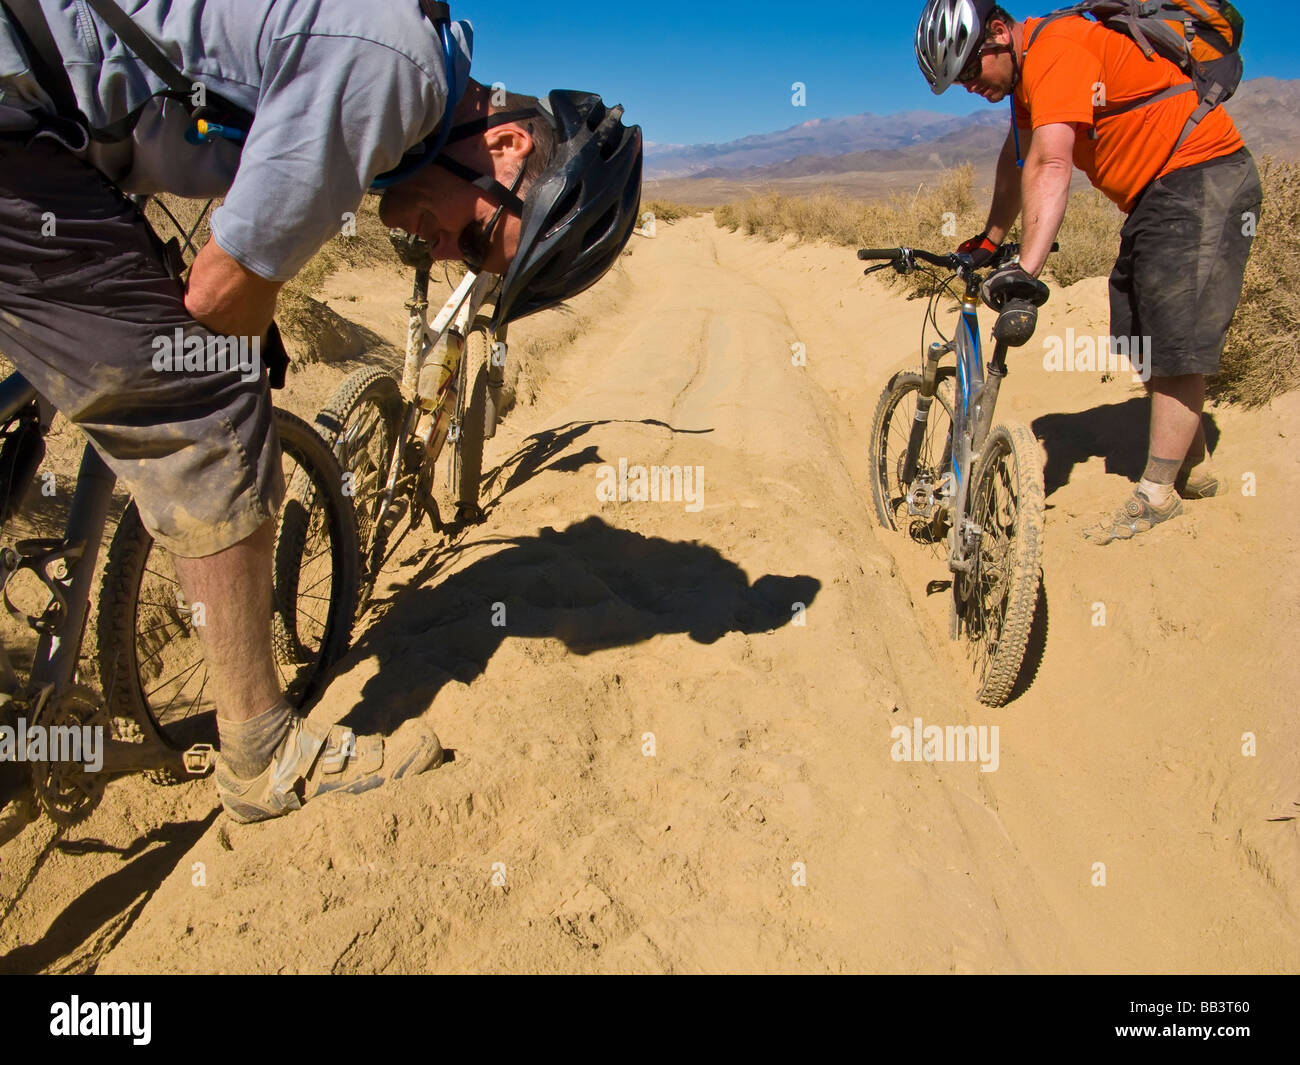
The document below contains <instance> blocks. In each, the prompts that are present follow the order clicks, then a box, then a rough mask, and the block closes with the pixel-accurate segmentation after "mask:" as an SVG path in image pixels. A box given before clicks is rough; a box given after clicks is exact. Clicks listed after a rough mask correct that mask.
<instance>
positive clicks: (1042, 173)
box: [1020, 122, 1076, 277]
mask: <svg viewBox="0 0 1300 1065" xmlns="http://www.w3.org/2000/svg"><path fill="white" fill-rule="evenodd" d="M1075 136H1076V132H1075V127H1074V126H1073V125H1072V124H1071V123H1069V122H1054V123H1051V124H1050V125H1046V126H1040V127H1038V129H1036V130H1034V139H1033V142H1032V144H1031V145H1030V147H1029V154H1028V156H1026V158H1025V173H1024V178H1023V181H1022V189H1023V193H1022V195H1023V197H1024V219H1023V221H1024V231H1025V232H1024V237H1023V238H1022V240H1021V244H1020V265H1021V267H1022V268H1023V269H1024V270H1026V271H1028V272H1029V273H1031V274H1033V275H1034V276H1035V277H1037V276H1038V275H1039V274H1040V273H1042V271H1043V267H1044V266H1045V265H1047V257H1048V255H1050V254H1051V251H1052V242H1053V241H1054V240H1056V234H1057V233H1059V232H1060V229H1061V222H1062V221H1063V220H1064V218H1065V207H1066V204H1067V203H1068V202H1069V199H1070V178H1071V177H1072V176H1073V174H1074V140H1075Z"/></svg>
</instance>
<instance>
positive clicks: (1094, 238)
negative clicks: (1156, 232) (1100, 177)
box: [1047, 189, 1124, 285]
mask: <svg viewBox="0 0 1300 1065" xmlns="http://www.w3.org/2000/svg"><path fill="white" fill-rule="evenodd" d="M1123 227H1124V215H1123V214H1122V213H1121V212H1120V210H1119V208H1118V207H1116V206H1115V205H1114V204H1113V203H1111V201H1110V200H1108V199H1106V197H1105V196H1103V195H1102V194H1101V193H1100V192H1098V191H1097V190H1096V189H1085V190H1083V191H1081V192H1076V193H1075V194H1074V195H1072V196H1071V197H1070V203H1069V206H1068V207H1066V209H1065V221H1064V222H1063V223H1062V224H1061V231H1060V233H1059V234H1058V236H1057V238H1056V239H1057V242H1058V243H1059V244H1060V245H1061V250H1060V251H1059V252H1057V253H1056V254H1055V255H1053V256H1052V257H1051V258H1050V259H1048V260H1047V268H1048V270H1049V271H1050V273H1051V275H1052V278H1053V279H1054V280H1055V281H1056V283H1057V284H1058V285H1073V284H1074V283H1075V282H1076V281H1082V280H1083V279H1084V278H1085V277H1109V276H1110V272H1111V270H1112V269H1113V268H1114V266H1115V257H1116V256H1117V255H1118V254H1119V231H1120V230H1121V229H1122V228H1123Z"/></svg>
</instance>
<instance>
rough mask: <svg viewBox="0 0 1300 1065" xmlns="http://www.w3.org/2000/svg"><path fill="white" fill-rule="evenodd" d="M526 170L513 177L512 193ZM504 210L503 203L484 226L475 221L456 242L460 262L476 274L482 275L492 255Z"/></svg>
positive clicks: (524, 167)
mask: <svg viewBox="0 0 1300 1065" xmlns="http://www.w3.org/2000/svg"><path fill="white" fill-rule="evenodd" d="M526 169H527V166H521V167H520V168H519V173H518V174H516V175H515V180H514V184H512V185H511V186H510V191H511V192H512V193H513V192H517V191H518V189H519V184H520V182H521V181H523V179H524V171H525V170H526ZM505 209H506V205H505V204H504V203H502V204H500V205H499V206H498V207H497V209H496V210H495V211H493V212H492V217H491V218H489V219H488V220H487V223H486V224H484V223H481V222H479V221H478V220H477V219H475V220H474V221H472V222H470V223H469V225H467V226H466V227H465V228H464V229H462V230H461V232H460V239H459V240H458V241H457V244H456V246H457V248H458V249H459V251H460V257H461V260H462V261H463V262H464V263H465V265H466V266H468V267H469V268H470V270H472V271H473V272H474V273H476V274H477V273H482V271H483V264H484V263H485V262H486V261H487V258H488V256H489V255H491V254H492V238H493V237H494V236H496V230H497V226H498V225H499V224H500V222H501V216H502V214H503V213H504V212H505Z"/></svg>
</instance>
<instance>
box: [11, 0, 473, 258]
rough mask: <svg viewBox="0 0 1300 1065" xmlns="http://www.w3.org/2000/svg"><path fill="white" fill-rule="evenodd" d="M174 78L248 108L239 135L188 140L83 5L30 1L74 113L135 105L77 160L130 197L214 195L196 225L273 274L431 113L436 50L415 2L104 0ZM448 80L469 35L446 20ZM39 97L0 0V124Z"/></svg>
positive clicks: (440, 68) (328, 232) (435, 102)
mask: <svg viewBox="0 0 1300 1065" xmlns="http://www.w3.org/2000/svg"><path fill="white" fill-rule="evenodd" d="M118 2H119V6H120V7H121V8H122V9H123V10H124V11H125V12H126V13H127V14H129V15H131V16H132V17H133V18H134V19H135V21H136V23H137V24H138V25H139V26H140V27H141V29H143V30H145V32H147V33H148V34H149V35H150V36H151V37H152V38H153V39H154V40H155V41H156V42H158V43H159V45H160V46H161V47H162V49H163V52H164V54H166V56H167V58H168V59H169V60H170V61H171V62H172V63H173V64H174V65H175V66H176V67H178V68H179V69H180V70H181V71H182V72H183V73H184V74H185V76H186V77H187V78H190V79H192V80H194V81H195V82H198V83H201V84H203V85H204V86H206V87H207V88H208V89H209V90H211V91H213V92H216V93H219V94H221V95H222V96H224V97H225V98H226V99H228V100H230V102H231V103H234V104H237V105H238V106H240V107H243V108H245V109H246V110H248V111H251V112H254V113H255V116H256V119H255V121H254V122H253V125H252V128H251V129H250V130H249V134H248V139H247V142H246V143H245V144H244V145H243V146H242V149H241V146H239V145H235V144H232V143H230V142H229V141H224V140H218V141H214V142H213V143H211V144H205V145H192V144H190V143H188V142H187V141H186V140H185V132H186V131H187V130H188V129H189V128H190V126H191V122H190V120H189V116H188V115H187V114H186V112H185V109H184V108H182V107H181V106H180V105H179V104H177V103H175V102H173V101H166V102H164V101H163V100H162V99H161V98H160V97H158V94H159V93H161V92H163V91H164V90H165V88H166V86H165V85H164V84H163V83H162V81H161V79H159V78H158V77H157V76H156V75H155V74H154V73H153V72H152V71H151V70H149V69H148V67H146V66H145V65H144V64H143V63H141V62H140V61H139V60H138V59H137V58H136V57H135V56H134V55H133V54H132V53H131V52H130V51H129V50H128V49H127V48H126V46H125V45H123V44H122V43H121V42H120V41H119V40H118V39H117V36H116V35H115V34H114V33H113V31H112V30H110V29H109V28H108V27H107V26H106V25H105V24H104V23H103V22H101V21H100V20H99V18H98V17H97V16H96V15H95V14H94V12H93V11H92V10H91V8H90V6H89V5H88V4H87V3H85V0H40V4H41V7H42V8H43V9H44V11H45V15H46V18H47V20H48V21H49V24H50V30H51V32H52V34H53V36H54V40H55V43H56V44H57V45H58V48H59V51H60V52H61V53H62V55H63V58H64V66H65V68H66V69H67V71H68V75H69V77H70V78H71V80H72V87H73V90H74V92H75V93H76V96H77V101H78V104H79V106H80V107H81V110H82V112H83V113H84V114H85V115H86V117H87V118H88V119H89V120H90V122H91V124H92V125H93V126H95V127H96V128H104V127H106V126H109V125H111V124H112V123H114V122H117V121H119V120H120V119H122V118H123V117H125V116H127V115H129V114H131V113H132V112H133V111H135V110H136V109H138V108H143V109H142V110H141V112H140V117H139V121H138V122H137V124H136V126H135V129H134V131H133V132H132V134H131V137H130V139H129V140H127V141H123V142H121V143H119V144H108V145H104V144H98V143H96V144H92V145H91V146H90V147H89V148H88V149H86V151H85V152H84V155H85V157H86V158H87V159H88V160H89V161H90V162H92V163H94V165H96V166H97V167H98V168H99V169H100V170H102V171H103V172H104V173H105V174H106V175H107V176H108V177H109V178H110V179H112V180H113V181H115V182H116V183H117V184H118V185H119V187H121V188H122V189H123V190H124V191H126V192H132V193H156V192H170V193H174V194H176V195H179V196H191V197H200V198H207V197H211V196H225V202H224V203H223V204H222V205H221V207H219V208H218V209H217V210H216V211H215V212H214V213H213V216H212V236H213V239H214V240H215V241H216V242H217V244H218V245H220V246H221V248H222V249H223V250H224V251H226V252H227V253H228V254H230V255H231V256H232V257H234V258H235V259H237V260H238V261H239V262H240V263H242V264H243V265H244V266H246V267H247V268H248V269H250V270H252V271H253V272H254V273H256V274H259V275H261V276H262V277H265V278H267V279H268V280H272V281H287V280H289V279H290V278H291V277H293V275H294V274H296V273H297V272H298V271H299V270H300V269H301V268H302V267H303V265H304V264H305V263H306V262H307V260H308V259H310V258H311V257H312V255H314V254H315V252H316V251H317V250H318V249H319V248H320V247H321V246H322V245H323V244H324V243H325V242H326V241H327V240H329V239H330V238H331V237H333V236H336V235H337V234H338V233H339V232H340V231H341V230H342V227H343V225H344V223H345V219H346V215H347V214H348V213H349V212H354V211H356V209H357V207H358V206H359V205H360V203H361V199H362V197H363V196H364V195H365V192H366V190H367V189H368V188H369V186H370V184H371V182H372V181H373V180H374V178H375V177H376V176H378V175H379V174H382V173H384V172H385V171H388V170H391V169H392V168H393V167H394V166H396V165H397V163H398V162H399V161H400V160H401V158H402V156H403V154H404V153H405V152H406V151H407V150H408V149H410V148H411V147H412V146H413V145H415V144H418V143H419V142H420V141H421V140H422V139H423V138H425V137H427V136H428V135H429V134H430V133H432V132H433V130H434V129H435V128H436V127H437V125H438V123H439V122H440V121H441V120H442V117H443V112H444V110H445V107H446V100H447V74H446V70H445V68H446V59H445V56H444V54H443V48H442V44H441V42H440V41H439V40H438V36H437V34H436V33H435V32H434V30H433V27H432V25H431V24H430V23H429V22H428V21H427V20H426V19H425V18H424V16H423V14H422V12H421V10H420V5H419V0H378V2H370V3H367V2H362V0H118ZM453 34H454V36H455V39H456V44H457V49H458V50H457V55H456V63H455V67H456V69H455V73H454V76H455V78H456V81H457V84H458V85H459V86H460V88H461V89H462V91H463V89H464V86H465V84H466V82H467V80H468V78H469V64H470V57H471V54H472V50H473V30H472V28H471V27H470V25H469V24H468V23H466V22H458V23H455V24H454V25H453ZM49 108H50V103H49V99H48V97H46V96H45V94H44V93H43V92H41V90H40V87H39V86H38V85H37V84H36V82H35V80H34V79H33V78H32V76H31V72H30V69H29V64H28V62H27V59H26V56H25V55H24V53H23V50H22V48H21V46H20V44H19V42H18V39H17V37H16V35H15V34H14V32H13V30H12V29H11V27H10V26H9V24H8V22H7V21H6V19H5V16H4V14H3V13H2V10H0V130H17V129H27V128H31V127H32V126H34V125H35V120H34V119H33V117H32V115H33V112H38V111H42V110H48V109H49Z"/></svg>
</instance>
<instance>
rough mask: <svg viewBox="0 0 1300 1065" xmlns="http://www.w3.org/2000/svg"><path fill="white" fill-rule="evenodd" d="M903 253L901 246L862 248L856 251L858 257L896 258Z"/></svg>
mask: <svg viewBox="0 0 1300 1065" xmlns="http://www.w3.org/2000/svg"><path fill="white" fill-rule="evenodd" d="M902 254H903V249H902V248H863V249H862V250H861V251H860V252H858V258H859V259H897V258H898V257H899V256H900V255H902Z"/></svg>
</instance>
